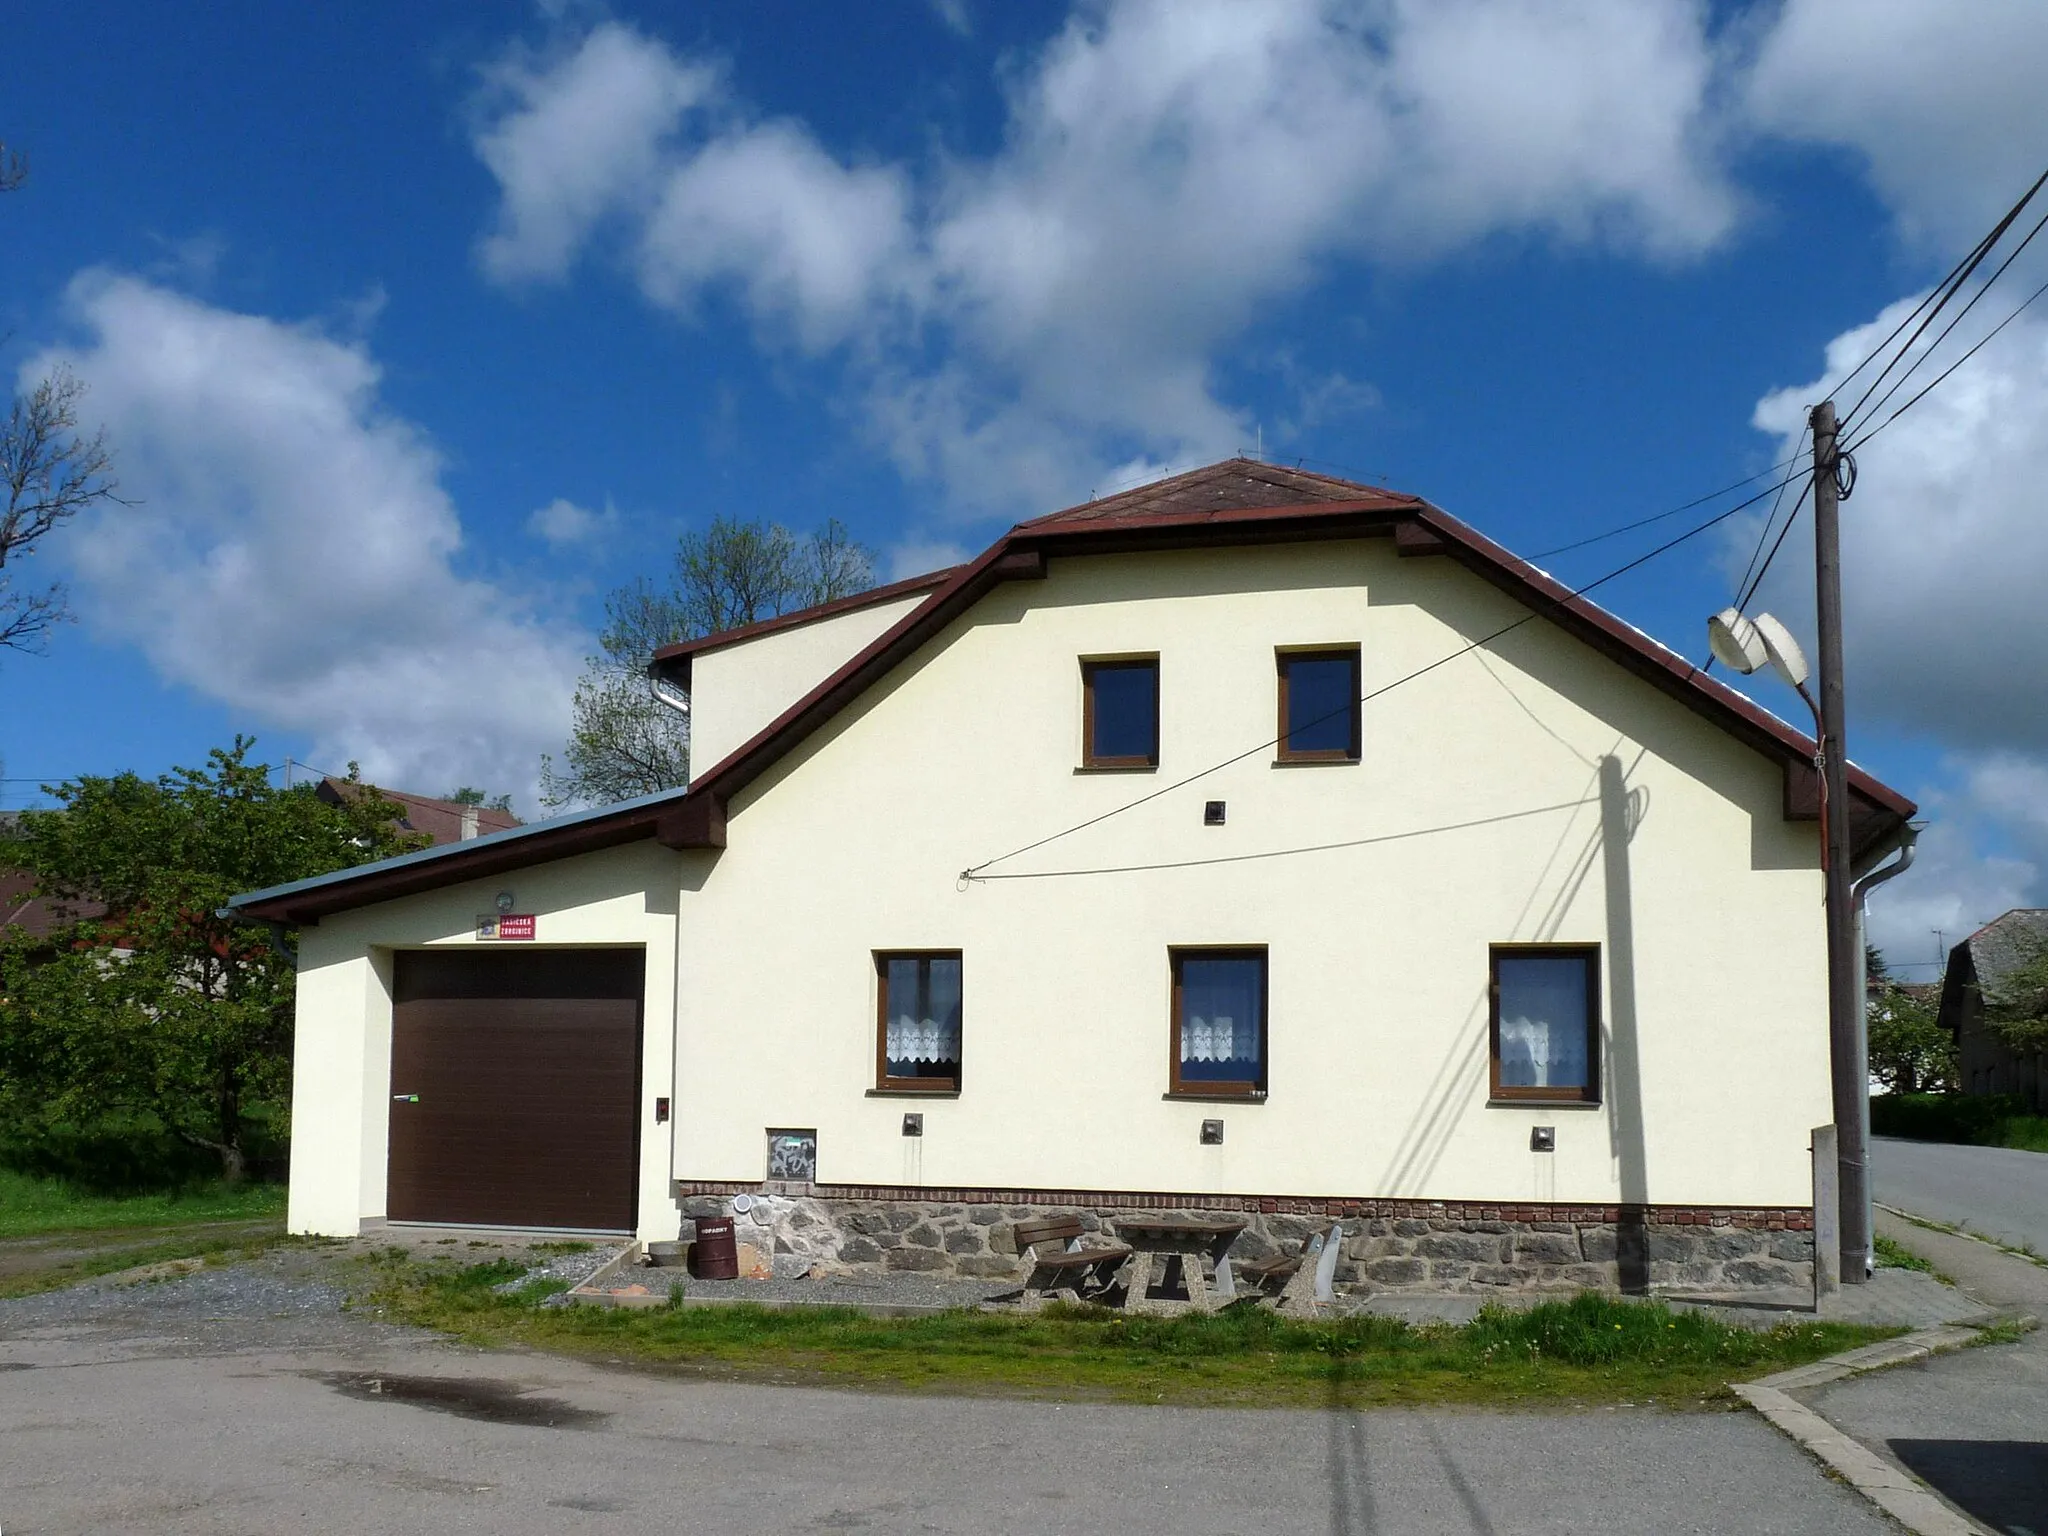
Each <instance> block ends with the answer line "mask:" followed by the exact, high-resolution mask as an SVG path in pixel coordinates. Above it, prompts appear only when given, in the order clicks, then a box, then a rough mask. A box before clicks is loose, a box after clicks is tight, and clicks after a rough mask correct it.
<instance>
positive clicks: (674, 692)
mask: <svg viewBox="0 0 2048 1536" xmlns="http://www.w3.org/2000/svg"><path fill="white" fill-rule="evenodd" d="M647 692H648V693H649V694H650V695H651V696H652V697H653V699H654V702H655V703H657V704H665V705H667V706H668V707H669V708H670V709H672V710H674V711H675V712H676V713H677V714H679V715H681V716H682V717H683V721H684V723H685V724H688V723H689V719H690V696H689V695H688V694H687V693H684V692H683V691H682V690H681V689H679V688H676V687H675V686H674V685H672V684H671V683H669V681H668V680H667V679H666V678H662V677H657V676H655V675H654V674H653V673H652V672H649V674H648V677H647ZM681 857H682V855H681V854H680V853H678V854H677V855H676V858H677V860H678V861H679V860H680V859H681ZM676 886H677V889H676V922H675V929H674V935H673V938H672V940H671V943H672V946H673V947H672V948H671V949H670V951H669V978H668V982H669V991H668V1084H667V1087H668V1091H669V1109H668V1187H669V1194H670V1197H671V1198H673V1197H674V1194H675V1187H676V1137H677V1136H678V1135H679V1134H680V1133H681V1130H682V1123H683V1096H682V1094H681V1093H679V1092H677V1088H678V1086H679V1080H680V1078H681V1076H682V1073H681V1071H680V1067H681V1064H682V1051H683V893H682V889H681V887H682V881H681V880H680V879H679V880H677V881H676ZM677 1230H678V1231H681V1230H682V1228H681V1224H680V1219H679V1220H678V1225H677Z"/></svg>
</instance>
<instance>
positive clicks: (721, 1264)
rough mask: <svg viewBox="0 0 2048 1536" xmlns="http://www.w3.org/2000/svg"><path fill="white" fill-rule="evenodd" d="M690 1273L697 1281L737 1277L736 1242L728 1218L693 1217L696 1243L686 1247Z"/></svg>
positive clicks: (737, 1247) (737, 1244)
mask: <svg viewBox="0 0 2048 1536" xmlns="http://www.w3.org/2000/svg"><path fill="white" fill-rule="evenodd" d="M690 1273H691V1274H693V1275H695V1276H696V1277H697V1278H698V1279H699V1280H737V1279H738V1278H739V1274H740V1250H739V1242H738V1240H737V1239H736V1238H734V1236H733V1235H732V1218H731V1217H730V1216H700V1217H698V1218H697V1241H696V1242H694V1243H692V1244H691V1245H690Z"/></svg>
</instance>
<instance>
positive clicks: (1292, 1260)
mask: <svg viewBox="0 0 2048 1536" xmlns="http://www.w3.org/2000/svg"><path fill="white" fill-rule="evenodd" d="M1343 1244H1344V1226H1343V1223H1342V1222H1332V1223H1331V1225H1330V1230H1329V1231H1328V1232H1319V1233H1317V1234H1316V1235H1315V1236H1314V1237H1311V1238H1310V1239H1309V1240H1308V1241H1307V1242H1305V1243H1303V1244H1302V1245H1301V1250H1300V1252H1298V1253H1285V1254H1280V1255H1277V1256H1276V1257H1273V1258H1270V1259H1255V1260H1252V1261H1250V1262H1249V1263H1244V1264H1239V1265H1238V1266H1237V1274H1238V1277H1239V1278H1240V1279H1243V1280H1245V1281H1248V1282H1249V1284H1250V1289H1251V1292H1252V1295H1253V1296H1254V1297H1255V1298H1257V1299H1260V1300H1270V1301H1272V1302H1273V1303H1274V1304H1275V1305H1276V1306H1277V1307H1278V1308H1279V1310H1280V1311H1282V1312H1286V1313H1289V1314H1290V1315H1293V1316H1298V1317H1313V1316H1314V1315H1315V1312H1316V1307H1317V1305H1318V1304H1319V1303H1323V1302H1327V1301H1330V1300H1331V1299H1332V1296H1331V1281H1332V1279H1333V1278H1334V1277H1335V1274H1336V1269H1337V1259H1338V1256H1339V1254H1340V1252H1341V1251H1342V1248H1343Z"/></svg>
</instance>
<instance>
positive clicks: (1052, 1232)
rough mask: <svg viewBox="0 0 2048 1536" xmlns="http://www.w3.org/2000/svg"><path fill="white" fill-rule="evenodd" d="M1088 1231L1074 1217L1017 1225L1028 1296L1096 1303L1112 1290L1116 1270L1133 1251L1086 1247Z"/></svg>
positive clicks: (1047, 1218) (1015, 1230)
mask: <svg viewBox="0 0 2048 1536" xmlns="http://www.w3.org/2000/svg"><path fill="white" fill-rule="evenodd" d="M1085 1230H1086V1229H1085V1228H1084V1227H1083V1226H1082V1225H1081V1218H1080V1217H1079V1216H1075V1215H1066V1216H1041V1217H1038V1218H1036V1219H1034V1220H1031V1221H1020V1222H1018V1223H1017V1225H1016V1226H1015V1227H1014V1228H1013V1229H1012V1231H1013V1232H1014V1233H1015V1235H1016V1238H1017V1252H1018V1253H1019V1254H1021V1255H1022V1256H1023V1257H1024V1259H1025V1261H1026V1263H1027V1265H1028V1266H1029V1267H1028V1268H1027V1269H1026V1271H1025V1275H1024V1289H1025V1291H1026V1292H1027V1293H1032V1294H1035V1295H1036V1296H1037V1297H1038V1298H1039V1299H1041V1300H1043V1299H1044V1298H1046V1297H1058V1298H1059V1299H1060V1300H1062V1301H1093V1300H1095V1299H1097V1298H1099V1297H1101V1296H1103V1295H1105V1294H1106V1293H1107V1292H1108V1291H1109V1288H1110V1286H1111V1284H1112V1283H1113V1282H1114V1281H1115V1278H1116V1277H1115V1274H1114V1271H1115V1270H1116V1269H1119V1268H1121V1267H1122V1265H1123V1262H1124V1260H1126V1259H1128V1258H1129V1257H1130V1256H1131V1250H1130V1249H1129V1248H1126V1247H1124V1246H1123V1245H1121V1244H1118V1245H1116V1246H1114V1247H1110V1248H1083V1247H1082V1246H1081V1234H1082V1232H1083V1231H1085ZM1041 1250H1043V1251H1041Z"/></svg>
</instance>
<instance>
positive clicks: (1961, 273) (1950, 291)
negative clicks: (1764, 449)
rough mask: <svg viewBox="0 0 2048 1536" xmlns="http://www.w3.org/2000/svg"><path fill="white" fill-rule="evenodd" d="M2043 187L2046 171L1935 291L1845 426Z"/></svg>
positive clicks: (1859, 369) (1885, 343)
mask: <svg viewBox="0 0 2048 1536" xmlns="http://www.w3.org/2000/svg"><path fill="white" fill-rule="evenodd" d="M2043 183H2048V171H2043V172H2042V173H2041V175H2040V177H2039V178H2038V179H2037V180H2036V181H2035V182H2034V184H2033V185H2032V186H2031V187H2029V188H2027V190H2026V192H2025V194H2024V195H2023V196H2022V197H2021V198H2020V200H2019V201H2018V202H2016V203H2014V204H2013V205H2012V207H2011V208H2009V209H2007V210H2006V214H2005V217H2004V218H2002V219H2000V220H1999V221H1998V222H1997V223H1996V224H1995V225H1993V226H1992V229H1991V232H1990V233H1989V234H1987V235H1986V236H1985V237H1984V238H1983V239H1982V240H1979V241H1978V242H1977V244H1976V247H1975V248H1974V249H1973V250H1972V251H1971V252H1970V254H1969V255H1968V256H1966V257H1964V258H1963V260H1962V262H1961V263H1960V264H1959V266H1958V267H1957V268H1956V269H1952V272H1951V276H1950V277H1948V278H1945V279H1943V280H1942V283H1941V284H1940V285H1939V286H1938V287H1937V288H1936V289H1935V293H1934V294H1932V295H1929V297H1930V298H1936V299H1937V302H1936V303H1935V304H1934V307H1933V308H1932V309H1929V310H1928V312H1927V314H1926V316H1925V318H1923V319H1922V320H1921V322H1920V324H1919V327H1918V328H1917V329H1916V330H1915V331H1914V332H1913V334H1912V335H1911V336H1909V337H1907V338H1906V342H1905V345H1903V346H1901V347H1900V348H1899V349H1898V350H1897V351H1896V352H1894V353H1893V354H1892V358H1891V361H1890V362H1888V363H1886V364H1885V365H1884V367H1883V368H1882V369H1881V370H1879V372H1878V375H1877V377H1876V378H1874V379H1872V380H1871V381H1870V384H1869V386H1868V387H1867V388H1865V390H1864V391H1863V393H1862V395H1861V396H1860V397H1858V399H1857V401H1856V403H1855V404H1854V405H1852V406H1850V407H1849V409H1848V410H1847V411H1845V412H1843V413H1842V419H1843V420H1844V421H1845V422H1846V421H1848V420H1850V419H1852V418H1853V417H1854V416H1855V415H1856V413H1857V412H1858V411H1860V410H1862V409H1863V407H1864V404H1865V402H1867V401H1868V400H1869V399H1870V397H1871V396H1872V395H1873V394H1875V393H1876V392H1877V390H1878V388H1879V386H1881V385H1882V384H1883V383H1884V381H1885V379H1886V377H1887V376H1888V375H1889V374H1890V373H1891V371H1892V370H1893V369H1894V368H1896V367H1898V365H1899V360H1900V359H1901V358H1903V357H1905V355H1906V354H1907V353H1909V352H1911V351H1912V350H1913V344H1914V343H1915V342H1917V341H1918V340H1919V339H1920V338H1921V336H1923V335H1924V334H1925V333H1926V331H1927V327H1928V326H1930V325H1932V324H1934V322H1935V319H1936V318H1937V317H1938V316H1939V315H1940V314H1941V312H1942V310H1943V309H1945V308H1947V306H1948V304H1949V302H1950V301H1951V300H1952V299H1954V298H1955V296H1956V294H1957V293H1958V292H1960V291H1961V290H1962V286H1963V284H1964V283H1967V282H1968V281H1969V280H1970V274H1971V273H1973V272H1975V271H1976V270H1977V268H1978V267H1980V266H1981V265H1983V262H1984V258H1985V257H1986V256H1989V255H1990V254H1991V249H1992V247H1993V246H1995V245H1997V244H1998V242H1999V241H2000V240H2003V239H2004V238H2005V232H2006V231H2007V230H2008V229H2010V228H2012V226H2013V222H2014V221H2015V220H2016V219H2018V218H2019V216H2020V214H2021V213H2022V212H2024V211H2025V209H2026V206H2027V204H2029V203H2031V202H2032V201H2033V200H2034V194H2035V193H2037V192H2039V191H2040V190H2041V187H2042V185H2043ZM2001 270H2003V269H2001ZM1987 286H1988V285H1987ZM1926 305H1927V300H1925V299H1923V300H1922V301H1921V303H1920V306H1919V307H1918V308H1916V309H1915V310H1914V313H1915V314H1918V313H1919V309H1920V308H1926ZM1912 319H1913V316H1912V315H1908V316H1907V317H1906V318H1905V319H1904V320H1902V321H1900V322H1899V324H1898V326H1897V327H1896V328H1895V329H1894V330H1893V331H1892V334H1891V335H1890V336H1887V337H1886V338H1885V339H1884V340H1883V341H1882V342H1880V343H1879V344H1878V346H1877V348H1876V350H1875V351H1873V352H1872V354H1871V356H1872V357H1875V356H1876V355H1877V353H1878V352H1882V351H1883V350H1884V349H1885V348H1886V347H1888V346H1890V345H1891V343H1892V340H1893V338H1895V337H1896V336H1897V335H1898V334H1899V332H1900V331H1903V330H1904V329H1905V328H1906V327H1907V325H1909V324H1911V323H1912ZM1869 361H1870V359H1869V358H1865V359H1864V362H1863V363H1858V364H1857V365H1856V368H1855V370H1854V372H1852V373H1851V374H1850V375H1849V378H1854V377H1855V376H1856V374H1857V373H1861V372H1862V371H1863V367H1864V363H1868V362H1869ZM1847 383H1848V379H1844V380H1843V381H1842V384H1838V385H1836V386H1835V388H1836V389H1837V390H1839V389H1840V388H1842V386H1843V385H1845V384H1847Z"/></svg>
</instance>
